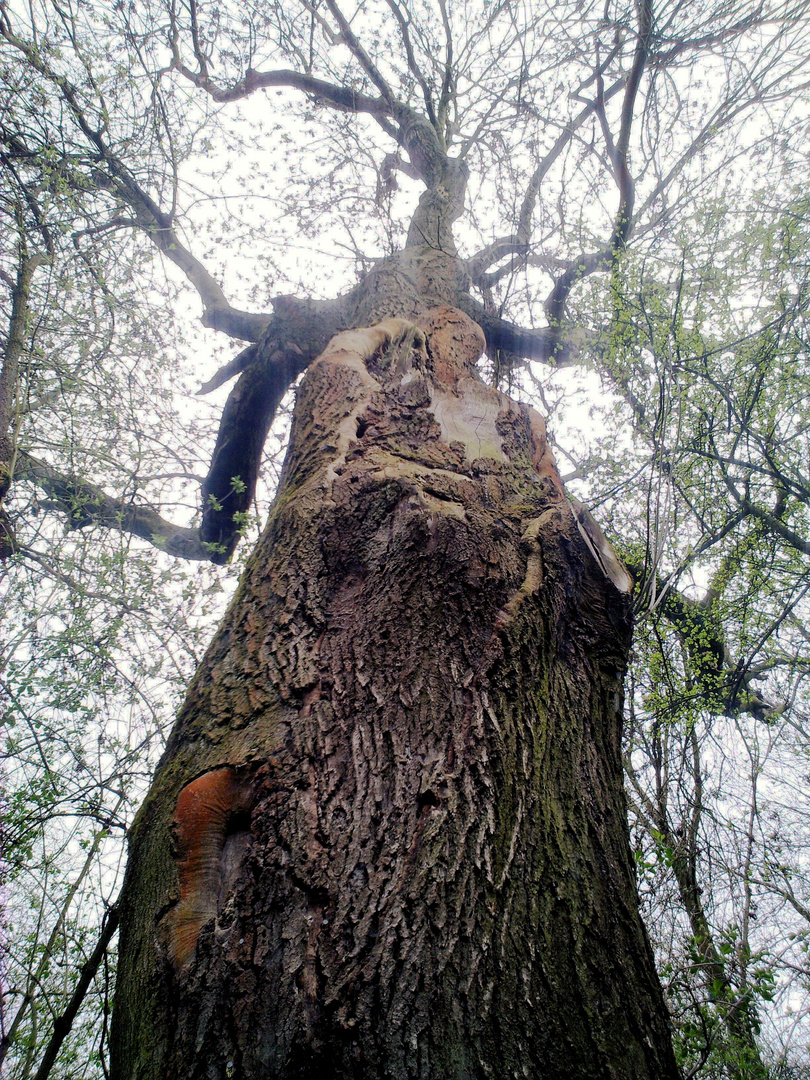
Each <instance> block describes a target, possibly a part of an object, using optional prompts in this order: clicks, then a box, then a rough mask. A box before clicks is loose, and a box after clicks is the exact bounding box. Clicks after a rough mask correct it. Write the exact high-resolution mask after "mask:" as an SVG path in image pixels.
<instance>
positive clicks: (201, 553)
mask: <svg viewBox="0 0 810 1080" xmlns="http://www.w3.org/2000/svg"><path fill="white" fill-rule="evenodd" d="M15 476H16V477H18V478H24V479H26V480H29V481H31V483H34V484H36V485H37V487H39V488H41V489H42V490H43V491H44V492H45V493H46V494H47V495H48V496H50V498H51V499H53V500H54V503H55V504H56V508H57V509H58V510H59V511H60V512H61V513H63V514H65V515H66V517H67V519H68V523H69V526H70V528H72V529H84V528H87V527H88V526H92V525H103V526H104V527H105V528H108V529H115V530H116V531H117V532H124V533H131V534H132V535H133V536H138V537H140V538H141V539H142V540H146V541H147V542H148V543H150V544H152V546H153V547H156V548H158V549H159V550H160V551H165V552H167V554H169V555H174V556H176V557H177V558H180V559H189V560H192V561H195V560H196V561H203V560H205V561H207V560H209V559H210V558H211V552H210V549H209V548H207V547H206V546H205V544H204V543H203V542H202V541H201V540H200V534H199V531H198V530H197V529H188V528H183V527H182V526H180V525H174V524H173V523H172V522H170V521H167V520H166V519H165V518H163V517H161V516H160V514H158V513H157V511H156V510H153V509H152V508H151V507H150V506H136V505H133V504H132V503H130V502H128V501H127V500H125V499H114V498H113V497H112V496H110V495H107V493H106V492H105V491H103V490H102V489H101V488H100V487H98V486H97V485H96V484H91V483H90V482H89V481H88V480H81V479H79V478H78V477H75V476H66V475H64V474H63V473H60V472H59V471H58V470H57V469H55V468H54V467H53V466H52V465H49V464H48V463H47V462H44V461H39V460H38V459H37V458H35V457H32V456H31V454H28V453H26V452H25V451H18V453H17V460H16V468H15Z"/></svg>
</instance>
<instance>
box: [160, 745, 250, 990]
mask: <svg viewBox="0 0 810 1080" xmlns="http://www.w3.org/2000/svg"><path fill="white" fill-rule="evenodd" d="M253 802H254V796H253V789H252V785H250V784H249V783H248V782H247V778H246V777H244V776H239V775H238V774H237V771H236V769H235V768H233V767H232V766H225V767H223V768H221V769H214V770H213V772H207V773H204V774H203V775H202V776H198V777H197V779H196V780H192V781H191V783H190V784H186V786H185V787H184V788H183V790H182V791H181V792H180V794H179V796H178V798H177V806H176V807H175V812H174V819H173V821H172V830H173V832H174V837H175V842H176V845H177V861H178V873H179V877H180V898H179V900H178V901H177V903H176V904H175V906H174V907H173V908H172V909H171V910H170V911H169V912H168V914H167V915H166V924H167V932H168V933H167V948H168V954H169V959H170V960H171V962H172V964H173V965H174V967H175V968H176V969H178V970H179V969H180V968H182V967H183V966H184V964H185V963H186V962H187V961H188V959H189V957H190V956H191V954H192V952H193V951H194V947H195V945H196V944H197V938H198V937H199V934H200V930H202V928H203V926H204V925H205V923H207V922H208V920H209V919H212V918H213V917H214V916H215V915H216V914H217V908H218V900H219V891H220V884H221V881H222V873H223V852H224V850H225V842H226V840H227V838H228V835H229V833H230V832H233V831H234V830H233V826H234V824H235V822H237V821H238V819H239V817H242V818H244V816H245V815H246V814H248V813H249V812H250V811H251V809H252V808H253Z"/></svg>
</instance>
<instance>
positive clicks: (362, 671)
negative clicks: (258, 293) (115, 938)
mask: <svg viewBox="0 0 810 1080" xmlns="http://www.w3.org/2000/svg"><path fill="white" fill-rule="evenodd" d="M483 347H484V338H483V334H482V332H481V331H480V329H479V328H478V327H477V326H476V325H475V324H474V323H473V322H472V321H471V320H470V319H468V318H467V316H465V315H464V314H463V313H462V312H460V311H457V310H454V309H451V308H448V307H442V308H438V309H434V310H432V311H429V312H428V313H426V314H424V315H422V316H420V317H418V318H417V319H416V322H415V324H414V322H412V321H403V320H399V319H387V320H384V321H383V322H382V323H380V324H378V325H376V326H373V327H370V328H368V329H362V330H355V331H349V332H344V333H341V334H339V335H338V336H337V337H335V338H334V339H333V340H332V341H331V342H330V344H329V346H328V348H327V349H326V351H325V352H324V353H323V354H322V355H321V357H320V358H319V359H318V360H317V361H316V362H315V363H314V364H312V365H311V367H310V369H309V371H308V373H307V375H306V377H305V379H304V381H303V383H302V385H301V388H300V389H299V394H298V401H297V405H296V409H295V415H294V420H293V431H292V436H291V442H290V447H289V450H288V454H287V460H286V462H285V466H284V470H283V474H282V480H281V485H280V490H279V494H278V497H277V499H276V502H275V503H274V506H273V509H272V511H271V515H270V519H269V522H268V525H267V528H266V530H265V533H264V535H263V537H262V539H261V540H260V542H259V545H258V547H257V550H256V552H255V553H254V555H253V556H252V557H251V560H250V562H249V564H248V567H247V569H246V572H245V575H244V577H243V579H242V582H241V584H240V587H239V590H238V592H237V594H236V597H235V599H234V601H233V603H232V605H231V608H230V610H229V612H228V615H227V616H226V619H225V622H224V624H223V626H222V628H221V630H220V632H219V634H218V635H217V637H216V639H215V641H214V642H213V644H212V646H211V648H210V649H209V651H208V654H207V656H206V657H205V659H204V661H203V663H202V665H201V667H200V670H199V671H198V673H197V676H196V677H195V679H194V681H193V683H192V686H191V687H190V690H189V694H188V698H187V700H186V703H185V705H184V707H183V709H182V710H181V713H180V716H179V718H178V721H177V724H176V726H175V728H174V730H173V732H172V734H171V736H170V738H169V742H168V745H167V749H166V752H165V754H164V757H163V759H162V762H161V765H160V768H159V770H158V773H157V776H156V779H155V781H154V784H153V788H152V791H151V792H150V795H149V796H148V798H147V800H146V803H145V805H144V807H143V809H142V811H141V813H140V815H139V817H138V820H137V822H136V824H135V827H134V829H133V834H132V838H131V858H130V867H129V870H128V874H127V881H126V884H125V889H124V899H123V902H122V928H121V945H120V955H121V961H120V969H119V978H118V987H117V996H116V1006H115V1010H114V1024H113V1037H112V1050H113V1064H112V1075H113V1077H114V1080H125V1078H126V1080H134V1078H138V1080H151V1078H154V1080H158V1078H160V1080H163V1078H164V1077H166V1076H173V1077H178V1078H181V1080H185V1078H188V1080H198V1078H199V1080H202V1078H205V1080H209V1078H210V1080H213V1078H215V1077H216V1078H220V1077H228V1078H229V1080H270V1078H274V1080H275V1078H279V1080H281V1078H284V1080H288V1078H301V1080H303V1078H304V1077H312V1076H314V1075H323V1076H325V1077H332V1078H335V1080H337V1078H341V1080H344V1078H345V1080H349V1078H352V1080H354V1078H357V1080H359V1078H361V1077H362V1078H363V1080H374V1078H382V1077H395V1078H397V1080H411V1078H413V1080H416V1078H419V1080H450V1078H462V1077H464V1078H472V1077H475V1078H479V1077H480V1078H484V1077H489V1076H494V1077H498V1078H507V1077H523V1076H525V1075H527V1074H528V1075H533V1076H538V1077H540V1076H542V1077H545V1078H551V1080H563V1078H565V1080H577V1078H581V1080H586V1078H587V1080H592V1078H594V1077H605V1078H608V1077H610V1078H616V1080H619V1078H626V1080H631V1078H632V1080H645V1078H646V1080H675V1077H676V1076H677V1070H676V1066H675V1062H674V1058H673V1054H672V1050H671V1046H670V1039H669V1030H668V1024H667V1016H666V1010H665V1007H664V1003H663V1000H662V995H661V990H660V986H659V984H658V981H657V977H656V975H655V969H654V965H653V959H652V956H651V951H650V948H649V945H648V942H647V939H646V936H645V933H644V930H643V927H642V925H641V922H640V919H639V916H638V908H637V896H636V889H635V879H634V872H633V865H632V859H631V856H630V849H629V842H628V832H627V826H626V821H625V801H624V794H623V788H622V767H621V758H620V734H621V708H622V676H623V670H624V665H625V662H626V656H627V648H628V643H629V636H630V599H629V594H628V592H627V591H626V589H622V588H619V587H617V586H616V585H615V584H614V583H613V582H612V581H611V580H610V579H609V578H608V577H607V576H606V574H605V572H604V570H603V568H602V567H603V565H604V564H606V563H609V562H610V559H609V558H608V555H609V554H610V553H609V552H608V551H606V550H605V546H606V545H607V542H606V541H605V539H604V537H603V536H602V535H601V533H599V531H598V529H596V528H595V527H594V528H593V529H591V530H590V532H589V535H588V536H587V537H586V536H585V534H584V533H583V531H582V530H583V528H585V530H586V532H588V529H587V519H586V517H585V516H584V515H580V517H581V518H582V521H585V522H586V524H585V525H584V526H583V524H582V521H580V523H579V525H578V523H577V519H576V517H575V515H574V513H573V512H572V510H571V507H570V505H569V503H568V501H567V500H566V498H565V494H564V492H563V489H562V485H561V483H560V480H559V476H558V474H557V471H556V467H555V465H554V461H553V458H552V454H551V451H550V449H549V446H548V443H547V441H546V436H545V426H544V423H543V420H542V419H541V417H540V416H539V415H538V414H537V413H535V412H534V411H533V410H532V409H530V408H528V407H526V406H523V405H519V404H516V403H515V402H513V401H511V400H510V399H509V398H507V397H506V396H505V395H503V394H501V393H499V392H498V391H497V390H495V389H493V388H491V387H488V386H485V385H484V384H483V383H482V382H481V381H480V380H479V379H478V377H477V376H476V374H475V371H474V364H475V360H476V359H477V357H478V356H479V355H480V353H481V351H482V350H483ZM600 546H601V555H602V556H604V562H603V560H602V559H600V561H597V558H599V555H600ZM614 558H615V557H614ZM617 580H618V581H619V582H620V583H621V581H622V578H621V575H619V576H618V578H617ZM231 804H232V805H231Z"/></svg>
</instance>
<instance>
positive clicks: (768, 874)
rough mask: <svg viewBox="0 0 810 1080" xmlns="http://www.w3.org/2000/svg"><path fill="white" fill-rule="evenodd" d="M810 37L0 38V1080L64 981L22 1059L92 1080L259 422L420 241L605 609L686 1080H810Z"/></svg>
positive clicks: (223, 9) (536, 33)
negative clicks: (143, 819)
mask: <svg viewBox="0 0 810 1080" xmlns="http://www.w3.org/2000/svg"><path fill="white" fill-rule="evenodd" d="M809 30H810V22H809V21H808V10H807V5H806V4H805V3H804V2H803V0H798V2H796V3H792V2H782V0H780V2H774V3H767V2H753V0H752V2H750V3H749V2H739V0H736V2H731V3H728V4H726V3H720V2H719V0H717V2H713V0H709V2H706V3H703V2H701V3H694V2H693V3H689V4H685V3H681V2H679V0H638V2H636V3H634V4H630V3H617V4H610V3H607V4H604V3H599V4H597V3H588V2H587V0H585V2H570V3H569V2H563V3H555V4H553V5H552V4H523V3H519V2H507V0H505V2H484V0H475V2H473V0H470V2H469V3H466V2H458V3H449V2H444V0H436V2H433V0H430V2H429V0H424V2H408V3H404V2H402V0H379V2H369V3H361V4H359V5H357V6H355V5H352V6H351V7H348V6H345V5H344V6H340V5H338V3H335V2H333V0H320V2H309V0H301V2H300V3H299V4H295V5H290V4H283V5H282V4H275V3H270V2H263V3H261V4H258V3H257V4H244V3H240V4H230V3H197V2H196V0H183V2H175V0H146V2H144V3H141V4H134V3H120V4H115V5H108V4H105V3H94V2H82V3H78V2H77V3H62V2H56V0H41V2H31V3H30V4H27V5H23V4H21V3H20V4H18V3H7V4H4V5H3V6H2V8H0V36H1V37H2V44H1V45H0V82H1V83H2V90H0V94H2V108H1V109H0V169H2V173H3V178H4V183H3V185H2V192H1V193H0V230H2V237H3V240H2V246H1V247H0V278H1V279H2V293H1V294H0V300H1V301H2V304H3V330H2V334H3V337H2V369H1V370H0V470H1V471H0V498H2V503H1V504H0V554H1V555H2V558H3V562H2V573H3V588H4V602H3V606H4V612H3V618H4V624H5V629H4V633H3V642H4V650H3V652H4V656H3V667H2V671H0V679H1V680H2V682H0V689H1V690H2V693H3V696H4V700H5V708H6V714H5V723H6V727H5V734H4V742H3V749H4V755H5V772H4V778H3V817H4V833H3V840H4V856H3V860H4V861H3V873H4V875H5V883H4V894H5V898H6V900H7V915H6V922H5V927H4V932H3V935H4V948H5V953H6V958H5V969H4V972H5V973H4V980H3V986H2V990H3V994H4V997H3V1014H2V1015H3V1025H4V1027H3V1036H4V1043H3V1052H4V1053H5V1052H8V1053H10V1055H11V1059H12V1061H13V1068H14V1070H15V1073H14V1075H17V1076H20V1077H23V1076H29V1075H35V1076H40V1075H41V1076H43V1077H44V1075H46V1072H44V1071H43V1069H44V1068H45V1065H42V1067H40V1063H41V1062H43V1061H44V1062H45V1064H47V1061H48V1051H47V1050H46V1047H47V1046H48V1045H49V1041H51V1040H52V1035H53V1032H54V1031H56V1032H57V1033H59V1032H60V1024H61V1027H62V1028H66V1027H67V1026H69V1025H68V1024H67V1022H62V1021H63V1019H64V1016H65V1014H66V1013H67V1012H69V1011H70V1009H69V1006H70V1001H71V997H72V995H73V994H74V991H75V989H76V986H77V984H78V981H79V972H80V970H81V969H82V966H83V965H85V964H87V963H88V961H89V960H91V959H92V960H94V964H93V965H91V968H92V971H91V969H90V968H88V969H87V971H88V972H89V974H91V975H95V981H94V982H93V983H92V990H91V991H90V992H89V995H88V997H87V998H86V999H84V1000H83V1002H82V1011H81V1012H80V1013H79V1019H78V1020H77V1021H76V1023H75V1025H74V1028H73V1031H72V1033H71V1035H70V1037H69V1038H68V1039H67V1040H66V1041H65V1042H64V1044H62V1043H61V1042H59V1045H56V1043H53V1042H51V1045H52V1047H53V1053H56V1052H57V1051H58V1052H59V1053H60V1054H62V1055H63V1056H62V1058H61V1059H60V1060H61V1061H63V1062H64V1063H65V1072H66V1075H76V1076H79V1075H93V1076H95V1075H101V1072H102V1071H103V1061H104V1046H105V1039H106V1016H107V1011H108V1001H109V989H108V984H107V982H106V980H105V978H104V977H103V971H104V965H105V964H106V961H105V960H104V959H103V957H104V949H101V950H98V949H97V948H96V946H97V943H98V942H99V936H100V935H102V940H103V944H104V946H105V947H106V945H107V944H108V939H109V937H110V936H111V934H112V931H113V930H114V914H113V916H112V918H110V916H109V912H110V911H113V912H114V910H115V909H114V901H115V897H116V895H117V890H118V877H119V868H120V859H121V857H122V856H121V853H122V846H123V845H122V840H123V833H124V830H125V829H126V827H127V825H128V823H129V822H130V820H131V817H132V814H133V813H134V811H135V809H136V808H137V805H138V802H139V799H140V797H141V796H142V794H143V791H144V787H145V783H146V780H147V778H148V776H149V774H150V773H151V770H152V767H153V765H154V762H155V760H156V757H157V756H158V754H159V752H160V750H161V747H162V739H163V737H164V735H165V732H166V730H167V725H168V723H169V721H170V719H171V716H172V714H173V712H174V709H175V707H176V704H177V702H178V698H179V694H180V693H181V691H182V689H183V687H184V685H185V683H186V682H187V680H188V678H189V677H190V675H191V673H192V671H193V669H194V667H195V666H196V663H197V662H198V661H199V659H200V657H201V655H202V650H203V648H204V645H205V642H206V639H207V637H208V636H209V635H210V632H211V628H212V625H213V624H214V622H215V621H216V620H217V618H218V617H219V616H220V614H221V612H222V610H223V607H224V603H225V602H226V601H227V599H228V596H229V594H230V592H231V591H232V586H233V579H234V573H235V572H236V571H238V567H239V561H240V559H241V558H242V553H243V550H244V549H245V548H247V547H249V542H248V540H249V539H250V538H253V537H255V535H256V532H257V522H259V521H260V519H261V517H262V514H263V513H264V511H265V509H266V506H267V502H268V498H269V496H270V494H271V493H272V490H273V487H274V483H275V479H276V477H277V474H278V462H279V460H280V452H281V448H282V447H283V443H284V427H285V419H286V415H287V411H288V405H287V402H288V400H289V399H288V398H287V397H286V395H287V392H288V390H289V389H290V388H291V387H292V386H293V385H294V383H295V380H296V379H297V377H298V376H299V375H300V374H301V372H302V371H303V370H304V369H305V368H306V367H307V365H308V364H309V363H310V361H311V360H313V359H314V357H315V356H317V355H318V353H319V352H320V351H321V350H322V349H323V348H324V346H325V344H326V342H327V341H328V340H329V338H330V337H331V336H332V334H333V333H334V332H336V331H338V330H340V329H344V328H346V327H348V326H353V325H358V324H359V325H367V324H368V323H369V322H373V321H376V319H377V318H379V317H380V313H381V312H384V305H385V297H384V295H382V296H380V297H378V308H377V309H375V308H374V306H373V304H371V306H369V305H370V301H369V300H368V297H369V295H370V294H373V283H374V280H375V278H374V275H375V272H379V270H380V267H382V266H383V265H385V263H384V260H391V259H392V258H394V257H397V256H398V255H400V254H401V252H402V250H403V249H406V248H410V247H414V246H416V245H419V246H423V247H425V246H427V247H429V248H431V249H434V250H435V251H437V252H438V253H440V254H441V255H445V256H451V257H452V267H453V270H452V272H453V273H457V274H458V275H459V278H458V282H457V292H458V297H459V306H463V308H464V310H465V311H466V312H467V314H469V315H471V316H472V317H473V318H474V319H475V320H476V321H477V322H479V324H480V325H481V327H482V328H483V330H484V332H485V335H486V339H487V355H486V361H485V364H486V373H487V377H488V378H489V379H490V380H491V381H493V382H495V383H497V384H499V385H501V386H504V387H507V388H509V390H510V392H512V393H513V394H517V395H521V396H523V397H524V398H526V399H527V400H532V401H534V402H535V403H536V404H537V407H538V408H539V409H540V410H541V411H542V412H544V413H545V414H546V415H547V416H548V419H549V425H550V428H551V430H552V432H553V433H554V435H555V437H556V443H557V451H558V457H559V460H560V463H561V471H562V472H563V473H566V472H567V473H568V474H569V475H568V477H566V479H567V482H568V486H569V488H570V490H571V492H572V493H573V494H575V495H576V496H577V497H578V498H581V499H584V500H585V501H587V503H588V505H589V506H590V507H591V509H592V510H593V512H594V514H595V515H596V516H597V517H598V518H599V519H600V521H601V522H602V525H603V526H604V527H605V529H606V531H607V532H608V533H609V535H610V537H611V539H612V540H613V542H614V543H615V545H616V546H617V548H618V550H619V551H620V554H621V555H622V557H623V559H624V560H625V562H626V564H627V566H628V567H629V569H630V570H631V572H632V574H633V576H634V578H635V580H636V593H635V608H636V617H637V632H636V647H635V654H634V659H633V664H632V668H631V672H630V684H629V685H630V688H631V690H632V693H631V694H629V695H628V698H629V701H628V720H627V745H626V769H627V777H628V798H629V803H630V812H631V825H632V828H633V836H634V846H635V849H636V854H637V862H638V870H639V875H640V883H641V889H642V895H643V898H644V902H645V914H646V916H647V920H648V927H649V930H650V933H651V936H652V938H653V940H654V944H655V946H656V949H657V955H658V959H659V964H660V970H661V972H662V978H663V982H664V985H665V990H666V992H667V995H668V1000H669V1004H670V1007H671V1009H672V1015H673V1021H674V1025H675V1031H676V1040H677V1045H678V1051H679V1054H680V1057H681V1063H682V1066H683V1068H684V1072H685V1074H686V1075H690V1076H692V1075H694V1076H702V1077H714V1076H718V1077H720V1076H729V1077H731V1076H749V1075H750V1076H763V1075H772V1076H774V1077H775V1076H785V1077H790V1076H801V1075H805V1073H806V1072H807V1070H808V1069H810V1060H809V1059H808V1051H807V1045H808V1038H810V1035H809V1034H808V991H809V990H810V984H809V983H808V968H807V943H808V941H810V936H808V935H810V890H809V889H808V887H807V884H806V882H807V851H806V840H805V839H804V838H805V837H806V836H807V824H808V822H807V815H808V806H807V797H806V772H807V764H806V763H807V754H808V749H809V748H810V743H809V742H808V713H807V708H808V703H807V691H806V685H805V684H806V674H807V660H806V655H807V640H808V635H807V629H806V616H807V611H808V606H807V600H806V595H807V591H808V588H810V580H809V579H808V569H809V567H808V558H807V557H808V553H810V535H809V534H808V524H810V522H808V494H809V493H810V473H808V468H809V466H808V423H810V421H808V406H807V402H808V386H807V373H806V369H807V364H806V359H807V357H806V352H807V347H808V326H807V307H808V287H809V282H808V250H810V247H809V245H808V220H810V219H809V217H808V206H807V196H806V193H805V188H806V184H805V183H804V180H805V175H806V169H807V160H806V145H807V132H808V86H810V82H809V81H808V80H810V70H809V69H810V59H808V57H809V56H810V51H809V50H808V44H809V42H808V36H809V34H808V31H809ZM437 265H438V264H437ZM448 265H449V264H448ZM442 266H445V264H444V263H443V264H442ZM445 269H446V267H445ZM406 270H407V268H406ZM406 270H403V272H406ZM436 272H437V273H439V270H437V271H436ZM441 272H445V270H441ZM359 282H363V283H364V292H363V294H362V296H361V293H360V291H359V290H358V283H359ZM369 283H371V284H369ZM375 302H376V301H375ZM201 385H202V389H203V390H204V391H205V393H204V394H203V395H202V396H200V395H198V394H197V391H198V390H199V389H200V386H201ZM226 387H227V390H226V389H225V388H226ZM268 431H270V432H271V434H270V437H269V440H268V439H267V434H268ZM242 537H245V538H246V540H245V542H243V543H242V544H241V545H239V541H240V539H241V538H242ZM237 545H239V546H237ZM234 551H236V554H235V556H234V561H233V563H232V564H231V565H230V566H224V565H223V564H226V563H227V562H228V560H229V559H230V558H231V556H232V555H233V553H234ZM218 567H219V568H218ZM105 912H106V913H107V914H106V915H105ZM105 919H106V922H104V920H105ZM102 926H103V929H100V927H102ZM94 950H95V951H94ZM71 1022H72V1020H71ZM57 1041H58V1040H57ZM43 1055H45V1057H44V1058H43ZM48 1067H50V1066H48ZM38 1068H39V1069H40V1071H39V1073H38V1072H37V1069H38ZM768 1070H769V1072H768ZM780 1070H781V1071H780Z"/></svg>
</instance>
